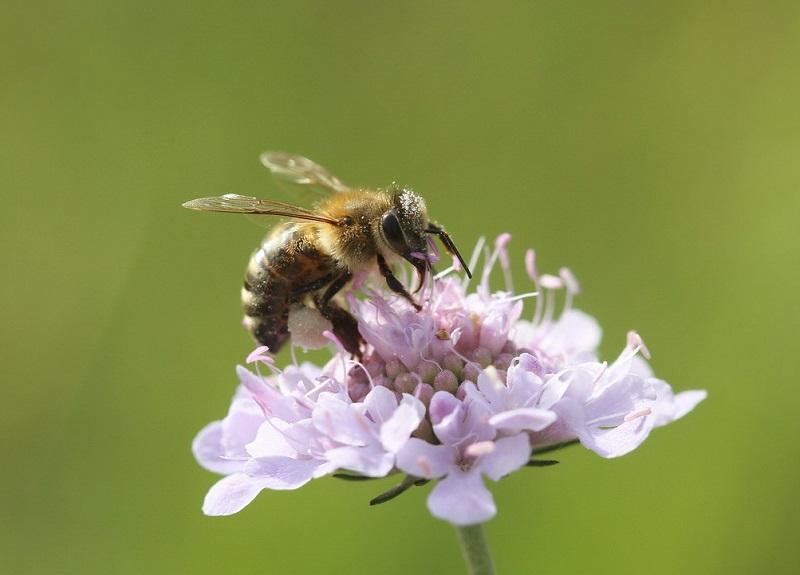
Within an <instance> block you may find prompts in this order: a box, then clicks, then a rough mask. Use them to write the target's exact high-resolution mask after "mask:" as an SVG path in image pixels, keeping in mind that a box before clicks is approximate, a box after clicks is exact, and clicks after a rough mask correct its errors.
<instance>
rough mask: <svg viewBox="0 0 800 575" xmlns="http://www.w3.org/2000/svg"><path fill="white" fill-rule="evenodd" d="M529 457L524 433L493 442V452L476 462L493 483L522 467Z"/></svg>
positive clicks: (529, 449) (528, 445)
mask: <svg viewBox="0 0 800 575" xmlns="http://www.w3.org/2000/svg"><path fill="white" fill-rule="evenodd" d="M530 457H531V444H530V441H529V440H528V435H527V434H526V433H520V434H519V435H515V436H513V437H503V438H502V439H498V440H497V441H495V442H494V450H493V451H492V452H491V453H489V454H487V455H484V456H482V457H481V458H480V459H479V460H478V468H479V469H480V471H481V473H484V474H486V475H487V476H488V477H490V478H491V479H493V480H494V481H499V480H500V478H501V477H503V476H505V475H508V474H509V473H511V472H512V471H516V470H517V469H519V468H520V467H522V466H524V465H525V464H526V463H527V462H528V459H530Z"/></svg>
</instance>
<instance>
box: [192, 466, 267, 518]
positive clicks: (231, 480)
mask: <svg viewBox="0 0 800 575" xmlns="http://www.w3.org/2000/svg"><path fill="white" fill-rule="evenodd" d="M262 489H263V486H262V485H261V484H260V483H259V482H258V480H255V479H252V478H251V477H248V476H247V475H245V474H244V473H234V474H233V475H229V476H228V477H225V478H224V479H220V480H219V481H217V482H216V483H215V484H214V485H213V486H212V487H211V489H209V490H208V493H207V494H206V498H205V501H203V513H205V514H206V515H233V514H234V513H238V512H239V511H241V510H242V509H244V507H245V506H246V505H247V504H248V503H250V502H251V501H252V500H253V499H255V496H256V495H258V494H259V492H260V491H261V490H262Z"/></svg>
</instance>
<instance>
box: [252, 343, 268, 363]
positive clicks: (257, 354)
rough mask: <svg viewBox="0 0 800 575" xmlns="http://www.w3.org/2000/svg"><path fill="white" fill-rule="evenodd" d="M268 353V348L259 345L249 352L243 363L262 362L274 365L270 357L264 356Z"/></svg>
mask: <svg viewBox="0 0 800 575" xmlns="http://www.w3.org/2000/svg"><path fill="white" fill-rule="evenodd" d="M268 351H269V346H267V345H260V346H258V347H257V348H255V349H254V350H253V351H251V352H250V355H248V356H247V359H246V360H245V361H246V362H247V363H255V362H258V361H263V362H264V363H275V360H274V359H272V357H270V356H268V355H266V354H267V352H268Z"/></svg>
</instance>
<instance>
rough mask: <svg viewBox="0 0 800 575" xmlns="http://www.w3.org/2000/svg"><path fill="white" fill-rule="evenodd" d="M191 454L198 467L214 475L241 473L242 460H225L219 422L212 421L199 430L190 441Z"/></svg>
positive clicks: (220, 423)
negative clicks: (200, 466)
mask: <svg viewBox="0 0 800 575" xmlns="http://www.w3.org/2000/svg"><path fill="white" fill-rule="evenodd" d="M192 453H194V457H195V459H197V462H198V463H199V464H200V465H202V466H203V467H205V468H206V469H208V470H209V471H213V472H214V473H222V474H225V475H228V474H230V473H236V472H237V471H241V470H242V467H243V466H244V460H243V459H230V458H226V454H225V448H224V447H223V445H222V422H220V421H213V422H211V423H209V424H208V425H206V426H205V427H204V428H203V429H201V430H200V433H198V434H197V436H196V437H195V438H194V441H192Z"/></svg>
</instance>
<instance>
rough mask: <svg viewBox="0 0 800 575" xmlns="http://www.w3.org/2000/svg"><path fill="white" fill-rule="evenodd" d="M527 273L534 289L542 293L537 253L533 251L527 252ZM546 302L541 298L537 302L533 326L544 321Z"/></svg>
mask: <svg viewBox="0 0 800 575" xmlns="http://www.w3.org/2000/svg"><path fill="white" fill-rule="evenodd" d="M525 271H527V272H528V277H529V278H531V281H532V282H533V285H534V287H535V288H536V291H537V292H541V291H542V287H541V283H540V282H539V274H538V272H537V271H536V252H535V251H533V250H528V251H527V252H525ZM544 300H545V298H543V297H540V298H538V299H537V300H536V310H535V311H534V312H533V319H532V320H531V323H533V325H538V324H539V322H540V321H542V313H543V312H544Z"/></svg>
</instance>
